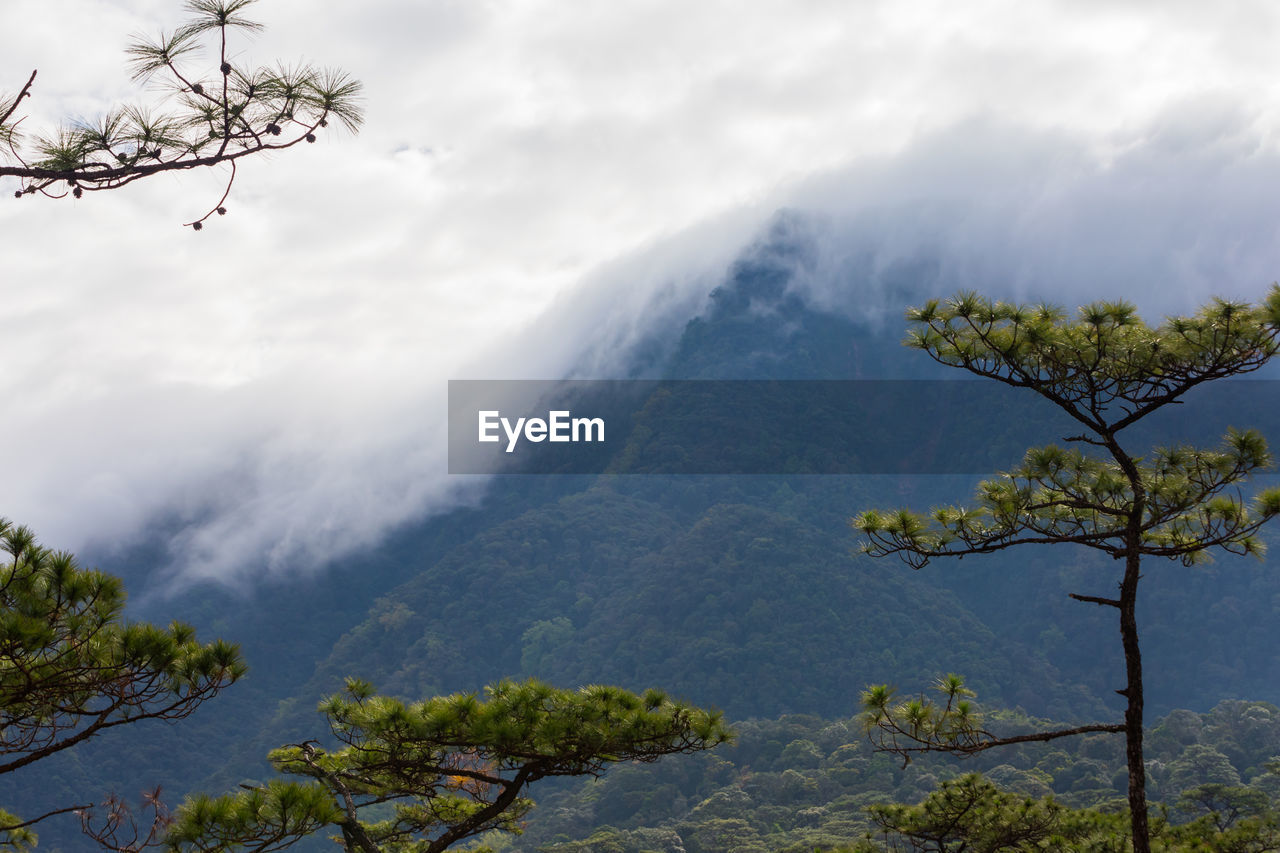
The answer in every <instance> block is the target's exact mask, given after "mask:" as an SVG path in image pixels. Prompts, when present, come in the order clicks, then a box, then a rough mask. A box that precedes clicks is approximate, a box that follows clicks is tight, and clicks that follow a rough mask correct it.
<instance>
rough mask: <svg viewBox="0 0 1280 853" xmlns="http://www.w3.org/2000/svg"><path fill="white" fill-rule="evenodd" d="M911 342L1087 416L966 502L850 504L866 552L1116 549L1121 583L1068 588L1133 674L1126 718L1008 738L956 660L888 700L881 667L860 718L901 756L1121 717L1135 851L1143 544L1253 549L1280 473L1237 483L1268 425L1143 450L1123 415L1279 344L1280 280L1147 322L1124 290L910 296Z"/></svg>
mask: <svg viewBox="0 0 1280 853" xmlns="http://www.w3.org/2000/svg"><path fill="white" fill-rule="evenodd" d="M907 318H908V320H909V321H910V322H911V323H912V324H913V326H914V328H913V330H912V331H911V336H910V338H909V340H908V344H909V345H910V346H914V347H916V348H918V349H921V350H924V351H925V352H926V353H928V354H929V355H930V356H931V357H933V358H934V360H936V361H938V362H939V363H941V364H944V365H946V366H948V367H956V368H960V369H962V370H966V371H968V372H970V373H973V374H976V375H978V376H981V377H983V378H987V379H993V380H995V381H997V382H1003V383H1005V384H1006V385H1010V386H1014V387H1018V388H1026V389H1028V390H1030V391H1032V392H1034V393H1036V394H1038V395H1040V396H1041V397H1043V398H1044V399H1046V400H1048V401H1049V402H1051V403H1052V404H1054V405H1055V406H1057V407H1058V408H1060V409H1061V410H1062V411H1064V412H1066V413H1067V414H1068V415H1069V416H1070V417H1071V418H1072V419H1073V420H1074V421H1075V423H1077V424H1079V426H1080V428H1081V432H1080V433H1079V434H1078V435H1073V436H1070V437H1067V438H1066V439H1065V440H1066V442H1067V443H1068V445H1069V446H1067V447H1062V446H1057V445H1049V446H1045V447H1038V448H1033V449H1031V450H1028V451H1027V453H1026V456H1025V457H1024V459H1023V461H1022V464H1021V465H1019V466H1018V467H1016V468H1014V469H1012V470H1010V471H1008V472H1006V473H1004V474H1001V475H1000V476H998V477H996V478H994V479H991V480H987V481H985V482H983V483H982V484H981V485H979V486H978V490H977V497H976V504H975V505H974V506H972V507H941V508H936V509H934V510H933V511H932V512H931V513H929V514H927V515H922V514H917V513H914V512H911V511H909V510H905V509H904V510H899V511H894V512H884V511H879V510H870V511H867V512H864V513H862V514H861V515H859V516H857V517H856V518H854V519H853V520H852V524H853V526H854V527H855V528H856V529H857V530H859V531H860V532H861V533H862V534H864V535H865V536H866V537H867V541H866V543H865V544H864V550H865V551H866V552H867V553H869V554H872V555H874V556H884V555H889V554H897V555H899V556H901V557H902V558H903V559H905V560H906V561H907V562H908V563H909V564H910V565H911V566H913V567H915V568H921V567H923V566H925V565H926V564H927V563H928V562H929V561H930V560H932V559H934V558H936V557H947V556H963V555H966V554H983V553H989V552H992V551H998V550H1002V549H1004V548H1009V547H1012V546H1015V545H1022V544H1033V543H1038V544H1076V545H1082V546H1085V547H1088V548H1093V549H1096V550H1099V551H1101V552H1103V553H1105V554H1108V555H1110V556H1111V557H1113V558H1114V559H1115V560H1116V561H1117V564H1118V566H1119V567H1120V579H1119V581H1118V591H1117V593H1116V594H1115V595H1114V596H1099V595H1083V594H1073V595H1072V596H1071V597H1072V598H1074V599H1075V600H1077V601H1081V602H1085V603H1090V604H1095V605H1099V606H1102V607H1108V608H1113V609H1114V610H1115V611H1116V613H1117V616H1118V621H1119V630H1120V638H1121V645H1122V648H1123V652H1124V661H1125V672H1126V680H1125V684H1124V686H1123V687H1122V688H1121V689H1119V690H1118V691H1117V692H1118V693H1119V694H1120V695H1121V696H1123V697H1124V699H1125V701H1126V708H1125V714H1124V721H1123V723H1120V724H1099V725H1093V726H1083V727H1077V728H1072V729H1063V730H1061V731H1057V732H1045V733H1039V734H1037V735H1024V736H1021V737H1018V738H1000V737H996V736H994V735H992V734H991V733H989V732H987V731H985V730H983V729H982V724H981V719H980V717H979V716H978V715H977V713H976V711H975V709H974V707H973V705H972V704H971V703H970V702H969V697H970V696H972V693H971V692H970V691H968V690H967V689H966V688H965V687H964V683H963V680H962V679H960V678H958V677H956V676H948V677H946V678H943V679H940V680H939V682H938V684H937V685H936V686H937V689H938V692H939V693H940V694H941V697H942V698H941V699H939V700H936V701H935V700H931V699H928V698H921V699H914V700H909V701H906V702H896V703H895V701H894V695H893V690H892V689H891V688H889V687H887V686H884V685H881V686H877V687H872V688H870V689H868V690H867V692H866V693H864V695H863V704H864V710H865V714H866V716H865V718H864V719H865V721H866V723H867V725H868V731H869V732H870V733H871V734H872V735H873V736H874V737H875V739H876V740H877V742H878V744H879V746H880V747H882V748H884V749H887V750H890V751H893V752H897V753H899V754H901V755H903V756H904V757H909V756H910V754H911V753H914V752H919V751H932V750H943V751H950V752H957V753H970V752H976V751H979V750H983V749H988V748H990V747H993V746H999V745H1001V744H1005V743H1010V742H1015V741H1026V740H1050V739H1053V738H1056V737H1064V736H1068V735H1073V734H1079V733H1083V732H1124V735H1125V740H1126V757H1127V762H1128V771H1129V785H1128V801H1129V809H1130V820H1131V824H1132V832H1133V845H1134V850H1135V851H1137V853H1146V851H1148V850H1149V849H1150V844H1149V835H1150V834H1149V830H1148V822H1147V802H1146V777H1145V770H1144V767H1143V752H1142V735H1143V731H1142V724H1143V682H1142V656H1141V650H1140V647H1139V642H1138V625H1137V620H1136V618H1135V605H1136V603H1137V598H1138V584H1139V580H1140V578H1141V577H1142V573H1141V569H1142V563H1143V560H1144V559H1151V558H1163V559H1167V560H1178V561H1180V562H1182V563H1183V564H1184V565H1192V564H1194V563H1197V562H1200V561H1203V560H1205V559H1208V558H1209V557H1210V556H1211V552H1213V551H1215V550H1222V551H1227V552H1230V553H1235V554H1255V555H1260V554H1261V553H1262V543H1261V542H1260V541H1259V539H1258V536H1257V533H1258V530H1259V528H1260V527H1261V526H1262V525H1263V524H1264V523H1266V522H1267V521H1268V520H1269V519H1270V518H1271V517H1272V516H1274V515H1276V513H1278V512H1280V490H1268V491H1263V492H1261V493H1260V494H1259V495H1258V496H1257V497H1256V498H1255V499H1254V500H1253V501H1251V502H1250V501H1247V500H1246V499H1245V498H1244V497H1243V494H1242V492H1241V491H1240V489H1241V487H1242V486H1243V484H1244V483H1245V482H1246V481H1247V480H1248V479H1249V477H1250V475H1252V474H1254V473H1255V472H1258V471H1260V470H1262V469H1265V468H1267V467H1269V466H1270V465H1271V455H1270V453H1269V452H1268V451H1267V445H1266V442H1265V441H1264V440H1263V438H1262V436H1260V435H1258V434H1257V433H1256V432H1253V431H1250V430H1244V431H1241V430H1236V429H1231V430H1230V431H1229V432H1228V433H1227V435H1226V437H1225V438H1224V440H1223V443H1222V445H1221V446H1220V447H1217V448H1213V449H1207V448H1198V447H1190V446H1176V447H1162V448H1155V449H1152V450H1150V451H1149V452H1147V453H1146V455H1145V456H1139V455H1137V453H1136V452H1135V450H1134V449H1133V448H1132V447H1129V446H1126V444H1125V443H1124V441H1123V439H1124V438H1125V436H1124V435H1123V431H1124V430H1126V429H1127V428H1129V427H1131V426H1133V425H1134V424H1136V423H1138V422H1139V421H1141V420H1142V419H1143V418H1145V417H1147V416H1148V415H1150V414H1152V413H1153V412H1155V411H1157V410H1159V409H1161V408H1163V407H1165V406H1169V405H1173V404H1177V403H1179V402H1181V400H1182V398H1183V397H1184V395H1186V394H1187V392H1189V391H1190V390H1191V389H1193V388H1195V387H1196V386H1198V385H1201V384H1203V383H1205V382H1211V381H1214V380H1217V379H1225V378H1227V377H1231V376H1239V375H1242V374H1247V373H1250V372H1252V371H1255V370H1257V369H1258V368H1260V367H1262V366H1263V365H1264V364H1265V363H1266V362H1267V361H1268V360H1269V359H1270V358H1272V357H1273V356H1274V355H1275V354H1276V352H1277V351H1278V350H1280V342H1278V340H1280V287H1276V286H1273V287H1272V288H1271V290H1270V292H1269V293H1268V295H1267V297H1266V299H1265V301H1263V302H1262V303H1261V304H1260V305H1256V306H1255V305H1251V304H1247V303H1241V302H1231V301H1226V300H1223V299H1214V300H1213V301H1212V302H1211V303H1210V304H1208V305H1207V306H1205V307H1204V308H1202V309H1201V310H1200V312H1199V313H1198V314H1197V315H1195V316H1194V317H1173V318H1169V319H1167V320H1166V321H1165V322H1164V323H1163V324H1161V325H1160V326H1158V327H1155V328H1152V327H1150V326H1148V325H1147V324H1145V323H1144V322H1143V321H1142V320H1141V319H1140V318H1139V317H1138V316H1137V313H1136V309H1135V308H1134V307H1133V306H1132V305H1130V304H1128V303H1125V302H1101V303H1094V304H1090V305H1086V306H1084V307H1083V308H1081V309H1080V311H1079V315H1078V318H1077V319H1075V320H1074V321H1069V320H1068V319H1067V315H1066V313H1065V312H1064V311H1062V310H1061V309H1058V308H1055V307H1051V306H1046V305H1041V306H1036V307H1026V306H1021V305H1011V304H1006V303H1003V302H993V301H991V300H989V299H986V298H983V297H981V296H979V295H976V294H973V293H962V294H960V295H958V296H957V297H955V298H953V299H952V300H950V301H949V302H947V303H946V304H945V305H943V304H941V303H940V302H939V301H937V300H934V301H931V302H929V303H927V304H926V305H925V306H924V307H922V308H916V309H912V310H911V311H909V312H908V314H907Z"/></svg>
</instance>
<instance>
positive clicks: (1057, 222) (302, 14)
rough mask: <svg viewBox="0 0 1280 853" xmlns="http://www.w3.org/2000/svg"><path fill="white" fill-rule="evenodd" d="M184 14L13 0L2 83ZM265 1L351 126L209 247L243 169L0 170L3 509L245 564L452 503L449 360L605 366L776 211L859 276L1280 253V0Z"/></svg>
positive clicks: (289, 164)
mask: <svg viewBox="0 0 1280 853" xmlns="http://www.w3.org/2000/svg"><path fill="white" fill-rule="evenodd" d="M178 6H179V4H178V3H177V2H176V0H40V2H37V0H9V2H8V3H7V5H6V7H5V17H6V19H7V20H8V21H21V22H23V25H22V26H20V27H15V26H9V27H5V28H4V30H3V32H0V57H3V60H2V62H0V74H3V81H4V85H3V86H2V87H0V88H4V89H7V90H9V91H14V90H16V89H17V87H19V86H20V85H21V84H22V82H23V81H24V80H25V79H26V75H27V74H29V73H30V70H31V68H37V67H38V68H39V69H40V77H39V78H38V81H37V86H36V90H35V93H34V94H35V96H34V98H33V99H32V100H31V101H29V102H27V103H28V105H29V112H30V115H31V117H30V119H29V120H28V122H27V124H26V125H24V127H27V126H35V125H38V124H39V123H40V122H41V121H45V120H49V119H51V118H54V117H57V116H59V115H70V116H76V115H85V116H91V115H92V113H93V112H94V110H95V108H96V107H97V106H98V105H101V104H104V103H106V102H109V101H111V100H113V99H116V98H122V97H123V98H133V97H135V95H134V94H133V89H132V86H131V84H130V83H129V82H128V80H127V75H126V74H125V72H124V67H123V57H122V55H121V49H122V47H123V45H124V43H125V41H126V40H127V37H128V36H129V35H130V34H131V33H134V32H152V31H154V30H156V29H158V28H160V27H162V26H165V27H172V26H173V24H174V23H175V22H177V21H178V20H179V19H180V14H179V9H178ZM255 9H256V10H257V12H258V16H259V17H260V18H261V19H262V20H263V21H264V22H265V23H267V24H268V29H267V31H266V32H265V33H264V34H262V35H261V36H259V37H257V38H255V39H254V40H252V41H251V42H248V43H244V44H242V45H240V46H239V47H237V48H236V53H235V61H237V62H242V61H243V62H247V61H250V60H257V61H269V60H271V59H273V58H275V57H277V56H278V57H281V58H286V59H292V58H299V57H301V58H306V59H308V60H312V61H316V62H319V63H321V64H336V65H340V66H343V67H345V68H347V69H348V70H350V71H351V72H352V73H354V74H355V75H356V76H358V77H359V78H361V79H362V80H363V81H364V82H365V84H366V87H367V90H368V103H367V105H368V123H367V126H366V127H365V129H364V131H363V132H362V133H361V134H360V135H359V136H357V137H355V138H351V137H347V136H344V135H342V134H340V133H332V134H329V135H327V136H326V137H325V138H324V139H323V140H322V142H321V144H318V145H315V146H306V147H305V148H303V149H300V150H295V151H290V152H285V153H284V154H281V155H279V156H277V157H275V158H273V159H272V160H271V161H269V162H246V163H245V164H244V166H243V168H242V169H241V174H240V178H239V180H238V182H237V185H236V187H235V189H234V191H233V193H232V196H231V199H230V201H229V203H228V205H227V206H228V208H229V210H230V214H229V215H228V216H227V217H225V218H219V219H217V220H216V221H215V222H212V223H211V224H210V227H208V228H206V229H205V230H204V231H203V232H202V233H201V234H199V235H196V234H192V233H191V232H190V231H189V230H183V229H181V228H179V227H178V225H179V223H181V222H183V221H185V220H187V219H190V218H193V217H194V216H198V215H200V214H202V213H203V212H204V210H206V209H207V208H208V207H209V206H211V205H212V203H213V202H214V201H216V199H217V197H218V196H219V195H220V193H221V190H222V181H224V180H225V176H223V175H219V174H194V173H193V174H184V175H181V176H173V177H163V178H157V179H154V180H152V181H148V182H145V183H143V184H140V185H137V186H136V187H134V188H131V189H129V190H127V191H123V192H119V193H112V194H101V195H94V196H89V197H86V198H84V199H82V200H80V201H78V202H73V201H71V200H69V199H68V200H64V201H61V202H54V201H49V200H43V199H30V198H28V199H23V200H22V201H20V202H18V201H14V200H12V199H8V200H6V199H5V198H3V197H0V228H2V229H3V234H4V236H5V244H6V246H7V251H6V253H5V259H4V260H5V263H4V267H3V268H2V269H0V289H2V292H3V297H4V298H3V300H2V301H0V358H3V363H4V364H5V365H6V369H5V370H4V371H3V372H2V373H0V394H3V399H4V400H6V405H5V410H6V411H5V414H6V417H5V418H4V419H3V421H0V423H2V424H3V426H0V439H3V441H4V442H5V446H6V447H8V448H10V454H11V455H13V456H14V457H15V459H16V461H15V462H14V463H13V464H10V465H9V466H7V467H8V471H7V472H6V478H5V485H4V495H3V497H4V502H3V505H2V506H0V512H3V513H4V514H5V515H8V516H10V517H13V518H15V519H18V520H21V521H24V522H28V523H31V524H33V525H34V526H36V527H37V529H38V530H39V531H40V533H41V535H42V536H43V537H44V539H45V540H46V541H49V542H51V543H54V544H57V545H59V546H65V547H73V548H82V547H85V546H86V545H88V544H90V543H111V542H118V541H122V540H126V539H128V538H129V537H130V536H132V535H134V534H135V533H136V532H137V531H139V530H140V529H142V528H143V526H144V525H145V524H146V523H147V521H148V520H149V519H154V518H164V519H166V520H169V521H173V520H179V521H183V522H185V523H186V524H187V527H186V528H185V533H184V534H183V537H182V539H181V540H180V542H179V543H178V544H179V546H180V548H179V549H178V550H177V551H175V554H176V555H177V557H178V559H179V560H180V563H181V566H182V567H183V568H186V569H188V570H191V571H196V572H199V573H207V574H221V575H225V576H230V575H238V574H242V573H249V574H251V573H254V572H256V571H259V570H260V569H261V568H262V567H264V566H267V567H281V568H283V567H290V566H304V565H306V564H309V563H312V562H315V561H316V560H317V559H319V558H321V557H323V556H325V555H327V554H331V553H335V552H338V551H341V550H342V549H343V548H346V547H351V546H353V545H355V544H360V543H365V542H369V541H373V540H374V539H376V538H377V537H378V536H379V535H380V534H381V532H382V531H384V530H385V529H386V528H387V526H389V525H392V524H395V523H397V522H399V521H401V520H404V519H407V518H411V517H413V516H414V515H416V514H418V513H421V512H423V511H425V510H426V509H427V508H429V507H430V506H432V505H434V504H435V503H438V502H440V501H445V500H450V499H452V497H453V495H452V493H451V488H452V487H451V485H450V484H449V483H448V482H447V481H444V480H442V479H440V477H439V471H440V469H441V466H442V461H441V460H442V459H443V442H442V441H441V440H440V439H439V437H438V435H437V434H436V433H435V432H433V430H436V429H438V428H439V425H440V424H441V423H442V413H441V412H440V411H439V406H440V401H441V400H442V399H443V393H444V379H446V378H448V377H449V376H456V375H461V373H462V372H465V371H477V370H486V371H488V370H498V369H500V368H501V366H510V369H511V373H510V374H508V375H531V376H534V375H543V376H546V375H554V373H555V371H561V370H564V369H567V367H568V365H570V364H571V363H572V362H573V361H574V359H575V358H578V357H581V358H583V359H585V363H587V364H589V365H591V366H592V368H591V369H602V370H603V369H607V366H609V365H612V364H613V363H614V362H613V361H611V360H616V358H617V353H618V351H619V346H620V344H619V341H623V342H625V341H627V340H633V339H634V338H635V336H636V335H638V334H640V333H641V332H642V331H643V329H644V328H645V325H646V322H648V321H650V320H652V319H653V318H654V317H665V318H673V319H674V318H677V317H680V316H684V315H687V313H688V312H689V311H692V310H694V308H695V307H696V305H697V304H698V299H699V289H698V288H699V287H702V286H705V285H706V284H707V282H708V281H709V279H710V278H712V277H713V274H714V270H715V269H716V267H717V265H718V264H722V263H724V261H725V260H726V259H727V258H728V257H729V256H730V255H731V248H732V247H733V246H734V245H735V244H737V243H739V242H741V241H742V240H744V239H745V235H746V234H747V233H749V231H750V230H751V227H752V225H753V224H754V223H759V222H762V221H763V220H764V219H765V217H766V216H767V215H768V214H769V212H770V211H771V210H772V209H773V208H774V206H775V205H777V204H781V203H798V202H803V203H805V204H812V205H813V206H816V207H820V208H823V209H825V210H826V211H827V216H828V220H829V222H830V226H829V227H830V229H831V232H830V233H831V234H832V235H833V239H836V240H838V241H840V243H843V244H844V245H843V247H842V246H841V245H840V244H838V243H836V242H833V243H832V244H831V247H832V248H831V258H830V263H831V265H832V266H831V268H832V269H843V268H846V267H848V265H849V264H850V263H852V261H850V260H849V258H851V257H853V255H854V254H855V252H854V249H853V248H850V247H854V248H856V247H857V246H858V245H860V244H859V243H858V240H861V241H862V243H863V244H865V246H864V248H865V247H866V246H872V245H873V244H874V247H877V248H875V251H877V252H879V253H880V257H881V258H882V260H883V259H886V258H891V257H892V256H893V253H895V252H898V253H909V252H911V251H915V250H916V249H915V248H914V247H915V245H916V244H918V243H919V242H921V241H925V242H929V241H932V245H933V246H934V248H935V249H936V250H938V251H943V252H944V253H947V256H948V257H949V258H951V259H953V261H954V263H953V265H952V267H951V268H950V269H951V271H952V272H951V273H949V274H952V275H954V276H957V277H961V278H965V277H967V278H966V280H969V279H972V280H974V281H990V280H994V279H997V278H998V279H1000V280H1001V281H1004V282H1006V283H1007V286H1009V287H1010V288H1013V289H1017V290H1020V291H1021V292H1026V293H1033V292H1034V291H1035V289H1036V288H1037V287H1039V286H1041V285H1042V284H1043V283H1044V282H1046V281H1052V282H1062V283H1065V282H1071V283H1078V282H1079V281H1081V280H1088V281H1090V282H1094V284H1093V285H1091V286H1093V287H1095V288H1098V289H1099V290H1105V289H1107V288H1122V287H1131V288H1133V292H1135V293H1138V292H1143V293H1145V292H1146V291H1145V289H1146V288H1147V285H1146V284H1141V285H1139V284H1137V282H1146V281H1152V280H1156V279H1158V280H1159V281H1161V282H1162V283H1163V284H1162V285H1161V286H1162V287H1163V288H1165V290H1166V291H1167V290H1169V289H1173V290H1175V291H1177V292H1178V293H1180V294H1182V295H1181V296H1179V297H1177V298H1179V299H1183V300H1184V301H1194V300H1195V299H1197V298H1199V297H1200V296H1201V295H1202V293H1203V292H1205V289H1206V288H1209V287H1211V286H1214V283H1215V282H1218V281H1221V280H1223V279H1226V280H1232V281H1246V282H1253V281H1255V280H1258V281H1269V280H1270V279H1271V278H1273V277H1275V275H1276V274H1275V273H1274V272H1273V271H1270V270H1274V268H1275V266H1276V265H1277V264H1276V261H1277V259H1276V258H1275V257H1274V252H1273V250H1272V248H1271V247H1272V246H1273V245H1275V244H1276V241H1275V240H1274V237H1275V234H1274V230H1275V229H1274V223H1275V222H1276V213H1277V211H1276V209H1275V206H1274V205H1273V204H1272V202H1271V201H1270V199H1269V197H1268V193H1267V190H1268V188H1269V186H1274V185H1275V182H1274V180H1273V177H1274V176H1275V165H1274V163H1275V153H1274V144H1273V143H1274V134H1275V130H1276V127H1277V116H1278V115H1280V109H1278V107H1280V88H1278V87H1280V74H1278V73H1277V72H1278V71H1280V68H1278V67H1277V65H1278V64H1280V57H1278V55H1277V54H1276V53H1275V51H1274V50H1272V49H1271V45H1273V44H1274V41H1275V36H1276V34H1277V33H1276V30H1277V18H1276V16H1277V12H1276V11H1275V10H1274V8H1273V7H1272V6H1271V4H1268V3H1264V2H1237V3H1226V4H1203V3H1191V2H1187V3H1168V4H1161V6H1160V7H1159V9H1158V11H1153V7H1151V6H1150V5H1149V4H1144V3H1138V2H1131V3H1119V4H1117V3H1077V2H1070V3H1068V2H1058V3H1043V4H1027V3H1016V2H996V1H995V0H985V1H984V2H975V3H965V4H955V3H945V2H941V0H909V2H887V0H886V2H854V3H849V2H834V0H831V2H827V0H804V2H795V0H750V2H745V3H742V2H739V3H728V2H705V3H696V4H689V3H677V2H675V0H636V2H627V3H621V4H600V3H594V2H581V0H579V1H578V2H573V1H572V0H570V2H562V0H556V2H551V0H434V2H419V0H412V2H411V0H369V1H368V2H365V3H361V4H355V3H343V4H315V3H305V2H302V0H263V2H261V3H260V4H259V5H258V6H256V7H255ZM1240 105H1247V106H1246V107H1242V106H1240ZM966 122H971V123H969V124H966ZM953 126H959V127H960V128H961V129H960V130H957V131H953V132H948V133H943V134H941V135H939V131H940V129H943V128H948V127H953ZM1013 128H1018V130H1016V131H1015V130H1012V129H1013ZM903 152H905V153H903ZM815 176H816V177H815ZM806 180H807V181H808V183H805V182H806ZM4 186H7V185H4ZM795 186H799V187H800V188H799V189H790V188H792V187H795ZM2 188H3V186H0V189H2ZM697 223H704V225H702V226H701V227H702V228H703V229H704V230H702V231H697V232H691V231H689V230H688V229H690V228H691V227H692V226H694V225H695V224H697ZM705 223H713V224H709V225H708V224H705ZM853 226H858V227H857V228H854V229H853V230H850V229H851V228H853ZM859 228H860V229H861V230H858V229H859ZM855 234H861V235H862V236H861V237H857V238H856V239H855V237H854V236H851V235H855ZM681 235H683V236H681ZM841 264H844V265H845V267H841ZM593 271H594V272H593ZM1153 271H1154V272H1157V273H1158V275H1153ZM583 282H587V283H588V284H587V285H584V284H583ZM1064 286H1065V285H1064ZM1249 286H1252V285H1249ZM1161 298H1165V297H1163V296H1162V297H1161ZM835 299H836V297H832V300H833V301H835ZM1174 301H1176V300H1174ZM549 308H550V309H551V310H552V314H550V315H548V316H549V318H550V319H548V320H545V321H544V325H543V326H541V327H540V328H537V329H534V330H533V331H529V332H524V333H521V332H520V331H519V330H520V329H521V328H522V327H524V326H525V325H526V324H527V323H529V322H530V320H531V319H532V318H534V317H537V316H539V315H540V314H541V312H543V311H544V310H547V309H549ZM518 334H522V335H524V337H520V338H518V340H521V341H525V342H527V343H528V345H529V346H535V348H536V353H535V354H534V355H532V356H528V355H521V356H520V357H517V356H515V355H512V354H511V353H512V352H513V350H512V347H514V346H516V344H514V343H512V341H513V340H515V339H516V338H513V336H516V335H518ZM486 352H487V353H489V355H488V356H485V355H483V354H484V353H486ZM584 353H585V355H583V354H584ZM477 365H479V366H477ZM491 365H497V366H491Z"/></svg>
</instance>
